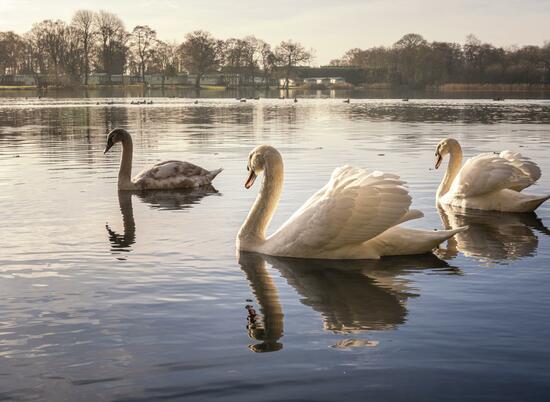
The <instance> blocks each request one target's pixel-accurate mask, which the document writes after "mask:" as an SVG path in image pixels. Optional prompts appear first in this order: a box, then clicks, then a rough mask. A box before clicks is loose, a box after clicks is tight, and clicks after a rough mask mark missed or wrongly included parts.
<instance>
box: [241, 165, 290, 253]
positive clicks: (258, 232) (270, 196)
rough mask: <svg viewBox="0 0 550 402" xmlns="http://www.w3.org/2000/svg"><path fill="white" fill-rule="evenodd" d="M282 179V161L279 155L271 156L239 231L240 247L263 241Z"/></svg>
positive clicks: (277, 202) (278, 196) (278, 197)
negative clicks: (260, 184) (256, 193)
mask: <svg viewBox="0 0 550 402" xmlns="http://www.w3.org/2000/svg"><path fill="white" fill-rule="evenodd" d="M283 181H284V167H283V161H282V159H281V158H280V157H279V158H273V159H272V160H271V161H270V163H266V166H265V168H264V179H263V181H262V186H261V188H260V192H259V194H258V197H256V201H255V202H254V205H253V206H252V208H251V209H250V212H249V213H248V216H247V218H246V220H245V222H244V224H243V226H242V227H241V230H240V231H239V235H238V239H239V241H240V244H241V249H249V247H247V246H257V245H260V244H261V243H263V242H265V232H266V230H267V227H268V226H269V223H270V222H271V218H273V214H274V213H275V210H276V209H277V205H278V204H279V199H280V198H281V192H282V188H283ZM243 247H244V248H243Z"/></svg>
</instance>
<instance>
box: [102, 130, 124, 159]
mask: <svg viewBox="0 0 550 402" xmlns="http://www.w3.org/2000/svg"><path fill="white" fill-rule="evenodd" d="M129 135H130V133H128V131H126V130H124V129H123V128H115V129H114V130H111V132H110V133H109V134H107V145H105V150H104V151H103V153H104V154H106V153H107V152H109V149H111V148H112V147H113V145H115V144H116V143H117V142H122V140H123V139H124V137H127V136H129Z"/></svg>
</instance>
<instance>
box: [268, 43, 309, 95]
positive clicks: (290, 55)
mask: <svg viewBox="0 0 550 402" xmlns="http://www.w3.org/2000/svg"><path fill="white" fill-rule="evenodd" d="M275 56H276V57H277V61H278V63H279V65H280V66H281V67H282V68H283V69H284V77H285V89H286V90H287V91H288V83H289V79H290V75H291V74H292V70H293V69H294V67H296V66H299V65H302V64H306V63H309V62H310V61H311V58H312V54H311V51H308V50H306V49H305V48H304V47H303V46H302V45H301V44H300V43H298V42H293V41H291V40H288V41H283V42H281V43H280V44H279V46H277V48H275Z"/></svg>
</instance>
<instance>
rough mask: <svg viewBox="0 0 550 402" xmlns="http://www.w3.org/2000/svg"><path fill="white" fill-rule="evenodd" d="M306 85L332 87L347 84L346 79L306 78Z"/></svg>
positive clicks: (304, 81)
mask: <svg viewBox="0 0 550 402" xmlns="http://www.w3.org/2000/svg"><path fill="white" fill-rule="evenodd" d="M303 83H304V85H310V86H315V85H324V86H330V85H334V84H346V79H345V78H344V77H306V78H304V79H303Z"/></svg>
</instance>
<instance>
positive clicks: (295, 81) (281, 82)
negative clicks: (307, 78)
mask: <svg viewBox="0 0 550 402" xmlns="http://www.w3.org/2000/svg"><path fill="white" fill-rule="evenodd" d="M303 83H304V80H302V79H301V78H289V79H288V86H289V87H297V86H299V85H302V84H303ZM285 85H286V80H285V79H284V78H279V86H280V87H284V86H285Z"/></svg>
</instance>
